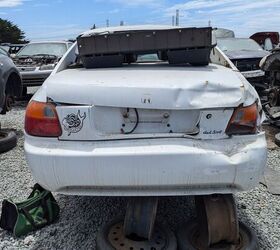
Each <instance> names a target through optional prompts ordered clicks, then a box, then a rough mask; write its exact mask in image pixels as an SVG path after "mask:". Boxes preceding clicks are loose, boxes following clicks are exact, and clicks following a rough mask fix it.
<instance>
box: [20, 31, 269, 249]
mask: <svg viewBox="0 0 280 250" xmlns="http://www.w3.org/2000/svg"><path fill="white" fill-rule="evenodd" d="M182 41H184V42H182ZM210 52H211V54H210ZM262 116H263V114H262V107H261V104H260V101H259V97H258V94H257V93H256V91H255V89H254V88H253V87H252V86H251V85H250V84H249V83H248V82H247V80H246V79H245V78H244V77H243V76H242V75H241V73H240V72H239V71H238V70H237V69H236V68H235V66H234V65H233V64H232V63H231V62H230V60H229V59H228V58H227V57H226V56H225V55H224V54H223V52H222V51H220V50H219V49H218V48H216V47H215V48H214V46H212V40H211V29H209V28H205V29H182V28H174V27H172V28H170V27H157V26H155V27H154V26H143V27H118V28H107V29H96V30H92V31H89V32H86V33H84V34H82V35H81V36H80V37H79V38H78V43H77V44H74V45H73V47H72V49H70V50H69V51H68V53H67V54H66V55H65V56H64V57H63V58H62V60H61V61H60V62H59V64H58V65H57V67H56V69H55V70H54V72H53V73H52V75H51V76H50V77H49V78H48V79H47V80H46V82H45V83H44V84H43V86H42V87H41V88H40V90H39V91H38V92H37V93H36V94H35V95H34V97H33V98H32V100H31V101H30V103H29V105H28V107H27V110H26V118H25V152H26V156H27V160H28V164H29V166H30V168H31V170H32V173H33V176H34V177H35V179H36V181H37V182H38V183H39V184H40V185H42V186H43V187H45V188H46V189H48V190H51V191H55V192H59V193H63V194H70V195H92V196H141V197H143V196H153V197H155V196H182V195H212V194H232V193H235V192H237V191H244V190H249V189H251V188H253V187H255V186H256V185H257V184H258V182H259V180H260V178H261V176H262V174H263V171H264V168H265V165H266V157H267V149H266V139H265V134H264V132H263V131H262V128H261V121H262ZM226 199H228V198H226ZM216 200H217V199H216ZM204 202H205V203H207V202H211V201H208V200H207V199H206V200H204ZM230 202H231V201H230ZM140 203H141V202H140ZM144 203H145V202H144ZM135 204H137V202H136V203H133V204H131V206H130V207H132V208H135V206H136V205H135ZM141 204H142V205H140V206H143V203H141ZM153 204H154V205H153V206H152V207H153V208H155V206H156V205H155V204H156V202H154V203H153ZM220 204H222V205H219V206H220V208H222V207H223V204H225V203H223V201H222V202H220ZM208 207H209V206H208ZM221 210H222V211H224V209H221ZM229 210H230V209H229ZM233 210H234V209H233ZM131 211H132V210H131ZM151 211H154V210H153V209H152V210H151ZM231 211H232V210H231ZM131 213H133V212H131ZM232 214H234V213H231V215H232ZM227 216H229V215H225V217H227ZM148 217H149V216H146V217H145V218H148ZM235 217H236V216H235ZM235 217H234V218H235ZM235 219H236V218H235ZM128 221H129V220H126V223H125V225H126V226H125V232H126V235H128V234H129V233H131V232H133V233H135V228H134V227H135V225H136V224H133V226H131V225H130V226H128V224H129V223H128ZM151 221H153V220H149V222H147V224H149V225H150V227H152V225H153V223H152V222H151ZM140 224H141V223H140ZM140 224H138V225H140ZM224 224H225V223H224ZM141 225H143V224H141ZM232 225H233V224H230V225H229V228H230V227H232ZM140 227H141V226H140ZM150 227H149V228H150ZM131 228H133V230H132V229H131ZM138 229H139V228H138ZM142 229H143V227H142ZM142 229H141V230H142ZM141 230H140V233H139V230H138V231H137V230H136V231H137V233H138V235H139V234H140V236H141V237H143V238H149V239H150V237H151V235H150V232H151V231H152V230H148V231H147V230H146V231H145V230H142V231H141ZM208 230H210V229H209V228H208ZM233 230H235V232H237V231H238V230H239V227H238V226H236V227H235V228H234V229H232V228H231V229H230V233H229V234H228V235H230V236H228V235H224V236H223V237H222V238H221V237H220V238H219V237H216V238H215V239H211V240H212V241H211V243H213V242H214V243H215V242H217V241H218V240H224V239H226V240H228V241H234V242H236V241H237V239H238V237H236V238H234V239H232V238H230V237H232V235H234V234H232V232H233ZM240 230H241V229H240ZM213 231H215V230H214V229H213ZM224 231H225V230H224ZM238 232H239V231H238ZM212 235H213V234H212ZM236 235H238V233H237V234H236ZM115 243H116V242H115ZM102 244H103V243H102ZM112 244H114V242H113V243H112ZM100 249H105V248H102V247H100ZM108 249H109V248H108ZM110 249H111V248H110ZM116 249H117V248H116ZM149 249H151V248H149ZM153 249H157V248H153ZM168 249H169V248H168Z"/></svg>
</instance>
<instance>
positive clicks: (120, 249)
mask: <svg viewBox="0 0 280 250" xmlns="http://www.w3.org/2000/svg"><path fill="white" fill-rule="evenodd" d="M123 231H124V230H123V219H120V218H117V219H115V220H113V221H111V222H109V223H107V224H105V225H104V226H102V227H101V229H100V231H99V232H98V234H97V239H96V245H97V250H126V249H129V250H139V249H141V250H177V240H176V237H175V235H174V233H173V232H172V231H171V230H169V229H168V228H166V227H163V226H160V225H156V226H155V231H154V234H153V236H152V238H151V240H150V241H148V240H145V239H140V238H137V237H135V236H133V235H132V236H131V237H130V238H127V237H126V236H125V234H124V232H123Z"/></svg>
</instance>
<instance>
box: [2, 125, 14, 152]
mask: <svg viewBox="0 0 280 250" xmlns="http://www.w3.org/2000/svg"><path fill="white" fill-rule="evenodd" d="M16 145H17V136H16V134H15V132H13V131H6V130H0V153H4V152H7V151H9V150H11V149H12V148H14V147H15V146H16Z"/></svg>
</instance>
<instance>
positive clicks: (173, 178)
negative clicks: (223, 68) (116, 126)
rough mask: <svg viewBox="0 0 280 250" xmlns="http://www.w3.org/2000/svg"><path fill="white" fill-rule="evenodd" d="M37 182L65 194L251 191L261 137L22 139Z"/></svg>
mask: <svg viewBox="0 0 280 250" xmlns="http://www.w3.org/2000/svg"><path fill="white" fill-rule="evenodd" d="M25 152H26V156H27V160H28V163H29V166H30V168H31V170H32V173H33V176H34V177H35V179H36V181H37V182H38V183H40V184H41V185H42V186H44V187H45V188H47V189H49V190H51V191H56V192H59V193H64V194H73V195H94V196H169V195H200V194H213V193H234V192H237V191H243V190H248V189H251V188H253V187H255V186H256V185H257V184H258V182H259V180H260V178H261V176H262V174H263V171H264V168H265V165H266V157H267V150H266V140H265V135H264V133H261V134H259V135H254V136H236V137H233V138H231V139H224V140H190V139H183V138H180V139H179V138H178V139H176V138H172V139H171V138H170V139H143V140H127V141H106V142H100V141H99V142H69V141H68V142H66V141H59V140H57V139H43V138H35V137H30V136H26V139H25Z"/></svg>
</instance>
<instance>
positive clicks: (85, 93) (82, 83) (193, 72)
mask: <svg viewBox="0 0 280 250" xmlns="http://www.w3.org/2000/svg"><path fill="white" fill-rule="evenodd" d="M45 87H46V92H47V97H49V98H51V99H52V100H54V101H55V102H58V103H67V104H79V105H95V106H105V107H121V108H127V107H130V108H143V109H168V110H172V109H176V110H180V109H181V110H182V109H183V110H184V109H202V108H221V107H222V108H226V107H236V106H238V105H239V104H241V103H243V101H244V85H243V83H242V81H241V80H240V78H239V76H238V75H237V74H236V72H233V71H232V70H231V69H227V68H225V67H223V66H218V65H209V66H205V67H177V66H169V65H168V64H150V65H147V64H146V65H131V66H127V67H122V68H110V69H108V68H107V69H104V68H103V69H84V68H80V69H67V70H64V71H62V72H59V73H57V74H54V75H52V76H50V77H49V78H48V79H47V81H46V84H45ZM61 93H63V94H61Z"/></svg>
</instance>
